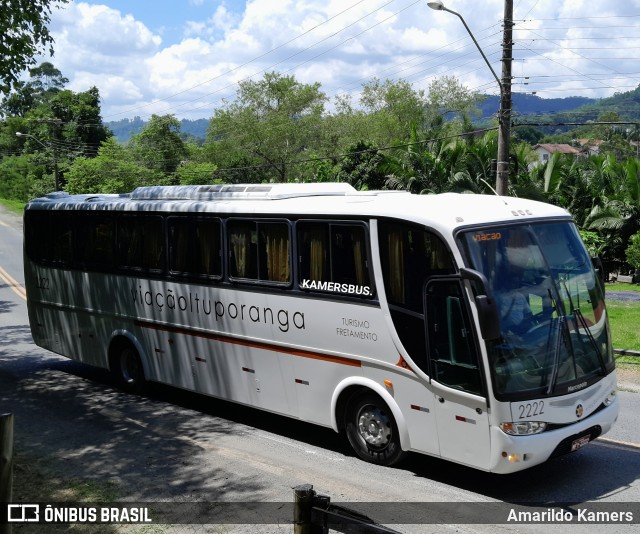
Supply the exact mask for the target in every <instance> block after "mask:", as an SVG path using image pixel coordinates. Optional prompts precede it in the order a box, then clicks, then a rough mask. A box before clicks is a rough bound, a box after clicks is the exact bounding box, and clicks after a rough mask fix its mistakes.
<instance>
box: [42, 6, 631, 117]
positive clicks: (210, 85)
mask: <svg viewBox="0 0 640 534" xmlns="http://www.w3.org/2000/svg"><path fill="white" fill-rule="evenodd" d="M444 4H445V6H446V7H447V8H448V9H450V10H453V11H455V12H456V13H458V14H459V15H460V16H461V17H462V19H463V20H464V21H465V22H466V23H467V25H468V27H469V29H470V31H471V32H472V33H473V35H474V37H475V38H476V40H477V41H478V44H479V46H480V47H481V49H482V50H483V52H484V54H485V56H486V57H487V59H488V61H489V62H490V63H491V65H492V67H493V70H494V72H496V73H497V74H498V76H500V75H501V69H502V66H501V61H500V60H501V54H502V31H503V28H502V19H503V15H504V13H503V11H504V1H503V0H446V1H445V2H444ZM514 22H515V26H514V34H513V36H514V45H513V64H512V74H513V81H512V83H513V91H514V92H520V93H530V94H531V93H534V94H537V95H538V96H540V97H542V98H561V97H568V96H586V97H591V98H603V97H607V96H611V95H613V94H614V93H616V92H626V91H630V90H633V89H635V88H636V87H638V85H639V84H640V0H624V1H615V0H614V1H610V2H604V3H601V4H598V3H595V2H591V1H588V0H514ZM49 29H50V31H51V33H52V35H53V37H54V39H55V44H54V50H55V55H54V56H53V57H49V56H43V57H42V58H39V59H38V63H40V62H41V61H50V62H51V63H53V65H54V66H55V67H56V68H57V69H59V70H60V71H61V72H62V74H63V76H65V77H66V78H68V79H69V83H68V84H67V88H68V89H71V90H73V91H76V92H81V91H86V90H88V89H89V88H90V87H92V86H95V87H97V88H98V90H99V92H100V96H101V108H102V117H103V120H104V121H107V122H109V121H117V120H121V119H125V118H129V119H132V118H134V117H136V116H138V117H141V118H142V119H145V120H146V119H148V118H149V117H150V116H151V115H152V114H156V115H166V114H173V115H175V116H176V117H178V118H187V119H198V118H206V119H208V118H210V117H211V116H212V115H213V113H214V110H215V109H218V108H221V107H223V106H225V105H226V104H227V103H229V102H232V101H233V100H234V99H235V97H236V95H237V90H238V84H239V83H240V82H242V81H248V80H253V81H259V80H260V79H262V78H263V77H264V74H265V73H267V72H274V71H275V72H279V73H280V74H282V75H287V76H294V77H295V79H296V80H297V81H298V82H301V83H305V84H315V83H319V84H320V88H321V90H322V91H323V92H324V93H325V94H326V96H327V97H328V98H329V101H330V102H334V101H335V98H336V97H337V96H339V95H341V96H345V95H349V96H350V98H351V99H352V101H353V102H354V103H355V104H357V102H358V98H359V95H360V92H361V91H362V86H363V84H366V83H369V82H371V81H373V80H375V79H379V80H381V81H384V80H387V79H388V80H404V81H408V82H409V83H411V84H412V86H413V88H414V89H416V90H425V91H426V92H428V89H429V85H430V84H431V83H433V81H434V80H436V79H438V78H440V77H442V76H445V75H446V76H455V77H456V78H457V79H458V80H459V81H460V82H461V83H462V84H463V85H464V86H465V87H466V88H468V89H469V90H472V91H478V92H481V93H483V94H499V88H498V84H497V82H496V80H495V78H494V77H493V75H492V73H491V70H490V69H489V67H488V66H487V64H486V63H485V61H484V60H483V58H482V56H481V54H480V53H479V52H478V49H477V48H476V46H475V45H474V43H473V40H472V39H471V38H470V36H469V33H467V30H466V29H465V27H464V24H463V23H462V21H461V20H460V18H458V17H457V16H456V15H454V14H452V13H449V12H445V11H434V10H432V9H430V8H429V7H428V6H427V2H426V0H296V1H291V0H86V1H71V2H70V3H69V4H66V5H64V6H63V7H61V8H54V10H53V13H52V19H51V24H50V25H49Z"/></svg>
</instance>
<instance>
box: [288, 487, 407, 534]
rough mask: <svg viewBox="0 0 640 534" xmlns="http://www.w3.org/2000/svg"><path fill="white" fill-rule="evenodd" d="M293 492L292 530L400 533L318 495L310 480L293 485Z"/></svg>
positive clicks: (302, 533) (306, 533) (322, 533)
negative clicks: (309, 482)
mask: <svg viewBox="0 0 640 534" xmlns="http://www.w3.org/2000/svg"><path fill="white" fill-rule="evenodd" d="M293 494H294V508H293V525H294V533H295V534H327V533H328V532H329V529H331V530H335V531H338V532H345V533H354V534H355V533H358V534H400V533H399V532H398V531H397V530H392V529H390V528H388V527H385V526H384V525H380V524H378V523H376V522H374V521H373V520H371V519H369V518H368V517H367V516H365V515H363V514H361V513H359V512H356V511H355V510H350V509H349V508H345V507H344V506H336V505H334V504H331V498H330V497H328V496H326V495H318V494H317V493H316V492H315V490H314V489H313V485H312V484H302V485H300V486H296V487H295V488H293Z"/></svg>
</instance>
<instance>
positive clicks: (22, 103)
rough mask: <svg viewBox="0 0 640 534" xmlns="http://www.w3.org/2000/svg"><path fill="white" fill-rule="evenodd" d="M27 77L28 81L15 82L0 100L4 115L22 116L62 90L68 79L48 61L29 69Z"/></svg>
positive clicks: (0, 107)
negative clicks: (9, 91)
mask: <svg viewBox="0 0 640 534" xmlns="http://www.w3.org/2000/svg"><path fill="white" fill-rule="evenodd" d="M29 77H30V80H29V81H28V82H22V81H19V82H17V83H16V84H15V85H14V88H13V91H12V92H11V93H10V94H8V95H6V96H5V98H4V99H3V100H2V104H0V110H1V111H2V112H3V114H4V115H5V116H7V117H12V116H13V117H24V116H25V115H26V114H27V113H28V112H29V111H30V110H32V109H34V108H35V107H37V106H38V105H40V104H43V103H45V102H47V101H48V100H49V99H51V98H52V97H53V96H55V95H56V93H58V92H59V91H62V90H63V89H64V87H65V85H66V84H67V83H69V79H68V78H65V77H64V76H63V75H62V73H61V72H60V71H59V70H58V69H56V68H55V67H54V66H53V64H51V63H49V62H48V61H45V62H44V63H41V64H40V65H38V66H37V67H34V68H32V69H29Z"/></svg>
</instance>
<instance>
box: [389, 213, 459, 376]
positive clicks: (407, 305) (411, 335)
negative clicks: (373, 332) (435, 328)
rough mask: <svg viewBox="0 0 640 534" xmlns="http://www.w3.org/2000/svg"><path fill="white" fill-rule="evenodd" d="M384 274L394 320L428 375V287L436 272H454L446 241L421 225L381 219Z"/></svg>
mask: <svg viewBox="0 0 640 534" xmlns="http://www.w3.org/2000/svg"><path fill="white" fill-rule="evenodd" d="M378 236H379V247H380V262H381V264H382V277H383V279H384V287H385V292H386V295H387V301H388V303H389V311H390V312H391V319H392V321H393V325H394V327H395V329H396V332H397V334H398V337H399V338H400V341H401V342H402V345H403V346H404V348H405V349H406V351H407V352H408V353H409V356H410V357H411V359H412V360H413V361H414V362H415V363H416V364H417V365H418V366H419V367H420V368H421V369H422V370H423V371H424V372H425V373H426V374H428V375H430V374H431V373H430V371H429V368H428V361H427V360H428V359H427V342H426V331H425V312H424V288H425V283H426V282H427V280H428V279H429V278H430V277H432V276H436V275H444V274H453V273H455V267H454V264H453V260H452V259H451V254H450V253H449V251H448V249H447V247H446V245H445V244H444V243H443V242H442V240H441V239H440V238H439V237H438V236H437V235H435V234H434V233H432V232H429V231H428V230H426V229H425V228H423V227H420V226H417V225H411V224H406V223H402V222H395V221H378Z"/></svg>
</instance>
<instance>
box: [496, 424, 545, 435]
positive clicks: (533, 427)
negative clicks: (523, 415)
mask: <svg viewBox="0 0 640 534" xmlns="http://www.w3.org/2000/svg"><path fill="white" fill-rule="evenodd" d="M499 426H500V430H502V431H503V432H504V433H505V434H509V435H510V436H530V435H532V434H540V432H544V430H545V429H546V428H547V423H543V422H542V421H521V422H519V423H500V425H499Z"/></svg>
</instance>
